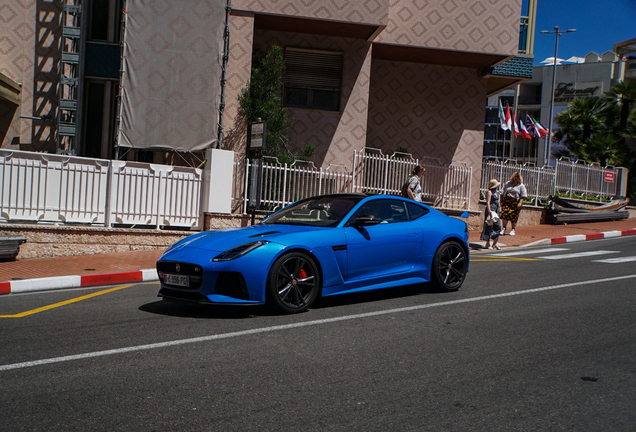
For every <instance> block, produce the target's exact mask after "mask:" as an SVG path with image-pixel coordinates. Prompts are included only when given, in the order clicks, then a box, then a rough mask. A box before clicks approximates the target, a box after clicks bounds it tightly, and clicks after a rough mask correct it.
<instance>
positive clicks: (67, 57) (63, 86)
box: [56, 0, 82, 156]
mask: <svg viewBox="0 0 636 432" xmlns="http://www.w3.org/2000/svg"><path fill="white" fill-rule="evenodd" d="M81 46H82V6H81V0H64V3H63V9H62V41H61V49H62V57H61V61H60V83H59V92H58V95H59V105H58V110H57V119H56V121H57V139H56V152H57V153H58V154H66V155H73V156H74V155H77V151H78V149H77V131H78V124H77V121H78V115H77V109H78V105H79V104H78V102H79V94H80V66H81V60H80V59H81Z"/></svg>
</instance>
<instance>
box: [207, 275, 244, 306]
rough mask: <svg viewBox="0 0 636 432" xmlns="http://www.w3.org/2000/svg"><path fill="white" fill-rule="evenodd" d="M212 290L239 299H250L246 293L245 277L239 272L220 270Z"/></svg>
mask: <svg viewBox="0 0 636 432" xmlns="http://www.w3.org/2000/svg"><path fill="white" fill-rule="evenodd" d="M214 291H216V293H217V294H221V295H224V296H228V297H234V298H237V299H241V300H249V299H250V296H249V294H248V293H247V284H246V283H245V279H244V278H243V275H242V274H241V273H239V272H220V273H219V276H218V278H217V280H216V286H215V287H214Z"/></svg>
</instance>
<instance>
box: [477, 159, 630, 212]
mask: <svg viewBox="0 0 636 432" xmlns="http://www.w3.org/2000/svg"><path fill="white" fill-rule="evenodd" d="M620 170H622V168H613V167H606V168H602V167H601V166H600V165H598V164H587V163H585V162H584V161H577V162H570V161H569V160H559V161H557V163H556V167H550V166H545V167H535V166H532V165H517V164H516V163H515V162H514V161H504V162H500V161H488V160H486V161H484V162H483V164H482V171H481V192H482V194H484V195H485V193H486V191H487V190H488V186H487V185H488V181H489V180H490V179H493V178H494V179H497V180H499V181H500V182H501V183H502V184H504V183H505V182H507V181H508V180H510V177H511V176H512V174H513V173H514V172H517V171H518V172H519V173H520V174H521V176H522V177H523V183H524V184H525V186H526V189H527V191H528V197H529V198H531V199H532V201H533V203H534V205H536V206H539V205H541V203H540V201H544V203H545V202H547V200H548V197H549V196H550V195H556V194H557V193H560V194H564V195H567V196H569V197H575V196H576V195H580V196H583V197H585V196H589V195H593V196H595V197H599V198H603V199H609V198H611V197H613V196H615V195H616V194H617V193H619V191H618V178H619V172H620ZM606 173H610V174H611V178H612V179H613V181H611V182H609V181H606Z"/></svg>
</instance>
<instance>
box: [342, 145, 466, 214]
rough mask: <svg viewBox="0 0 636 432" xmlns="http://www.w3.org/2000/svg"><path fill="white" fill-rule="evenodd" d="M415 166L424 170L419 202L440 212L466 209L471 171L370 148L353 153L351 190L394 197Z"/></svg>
mask: <svg viewBox="0 0 636 432" xmlns="http://www.w3.org/2000/svg"><path fill="white" fill-rule="evenodd" d="M417 165H422V166H423V167H424V168H426V174H425V176H424V178H423V179H422V182H421V185H422V200H423V201H425V202H427V203H429V204H431V205H433V206H434V207H437V208H442V209H457V210H469V207H470V195H471V185H470V180H471V178H472V168H470V167H467V166H466V165H465V164H457V163H452V164H450V165H447V164H443V163H441V161H439V159H434V158H425V159H423V160H421V161H420V160H417V159H414V158H413V156H412V155H410V154H408V153H394V154H392V155H384V154H382V151H381V150H378V149H372V148H366V149H364V150H360V151H356V152H355V153H354V167H355V170H354V173H356V174H357V175H358V176H357V177H356V179H355V181H354V187H355V189H354V191H355V192H372V193H383V194H390V195H391V194H392V195H397V194H399V193H400V189H401V188H402V185H403V184H404V182H405V181H406V180H408V178H409V177H410V175H411V171H412V170H413V168H414V167H415V166H417Z"/></svg>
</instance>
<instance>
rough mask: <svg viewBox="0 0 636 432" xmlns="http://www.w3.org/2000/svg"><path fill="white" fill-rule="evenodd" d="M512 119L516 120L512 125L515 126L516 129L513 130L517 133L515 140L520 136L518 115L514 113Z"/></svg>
mask: <svg viewBox="0 0 636 432" xmlns="http://www.w3.org/2000/svg"><path fill="white" fill-rule="evenodd" d="M512 118H513V120H514V121H513V122H512V125H513V128H514V129H513V130H514V132H515V138H517V137H518V136H519V123H517V113H516V112H513V113H512Z"/></svg>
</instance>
